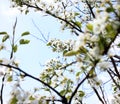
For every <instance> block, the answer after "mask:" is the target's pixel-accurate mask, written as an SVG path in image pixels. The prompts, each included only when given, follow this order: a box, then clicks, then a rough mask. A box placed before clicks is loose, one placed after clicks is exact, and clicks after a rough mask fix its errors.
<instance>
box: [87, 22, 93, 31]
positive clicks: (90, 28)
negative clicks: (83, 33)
mask: <svg viewBox="0 0 120 104" xmlns="http://www.w3.org/2000/svg"><path fill="white" fill-rule="evenodd" d="M86 27H87V29H88V30H89V31H91V32H93V25H92V24H90V23H89V24H87V25H86Z"/></svg>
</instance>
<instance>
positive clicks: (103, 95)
mask: <svg viewBox="0 0 120 104" xmlns="http://www.w3.org/2000/svg"><path fill="white" fill-rule="evenodd" d="M100 90H101V92H102V97H103V100H104V102H105V104H107V101H106V99H105V94H104V91H103V89H102V87H101V86H100Z"/></svg>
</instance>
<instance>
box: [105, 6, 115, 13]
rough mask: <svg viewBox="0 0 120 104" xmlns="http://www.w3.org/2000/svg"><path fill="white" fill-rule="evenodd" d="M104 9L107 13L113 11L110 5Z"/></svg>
mask: <svg viewBox="0 0 120 104" xmlns="http://www.w3.org/2000/svg"><path fill="white" fill-rule="evenodd" d="M106 11H107V12H108V13H110V12H114V8H112V7H108V8H107V9H106Z"/></svg>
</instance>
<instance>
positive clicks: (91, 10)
mask: <svg viewBox="0 0 120 104" xmlns="http://www.w3.org/2000/svg"><path fill="white" fill-rule="evenodd" d="M86 4H87V5H88V7H89V9H90V12H91V14H92V16H93V18H95V14H94V12H93V9H92V7H91V5H90V4H89V2H88V1H87V0H86Z"/></svg>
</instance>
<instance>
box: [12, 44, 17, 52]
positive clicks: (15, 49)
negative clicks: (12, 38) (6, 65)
mask: <svg viewBox="0 0 120 104" xmlns="http://www.w3.org/2000/svg"><path fill="white" fill-rule="evenodd" d="M17 48H18V46H17V45H15V46H13V52H14V53H15V52H16V51H17Z"/></svg>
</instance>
